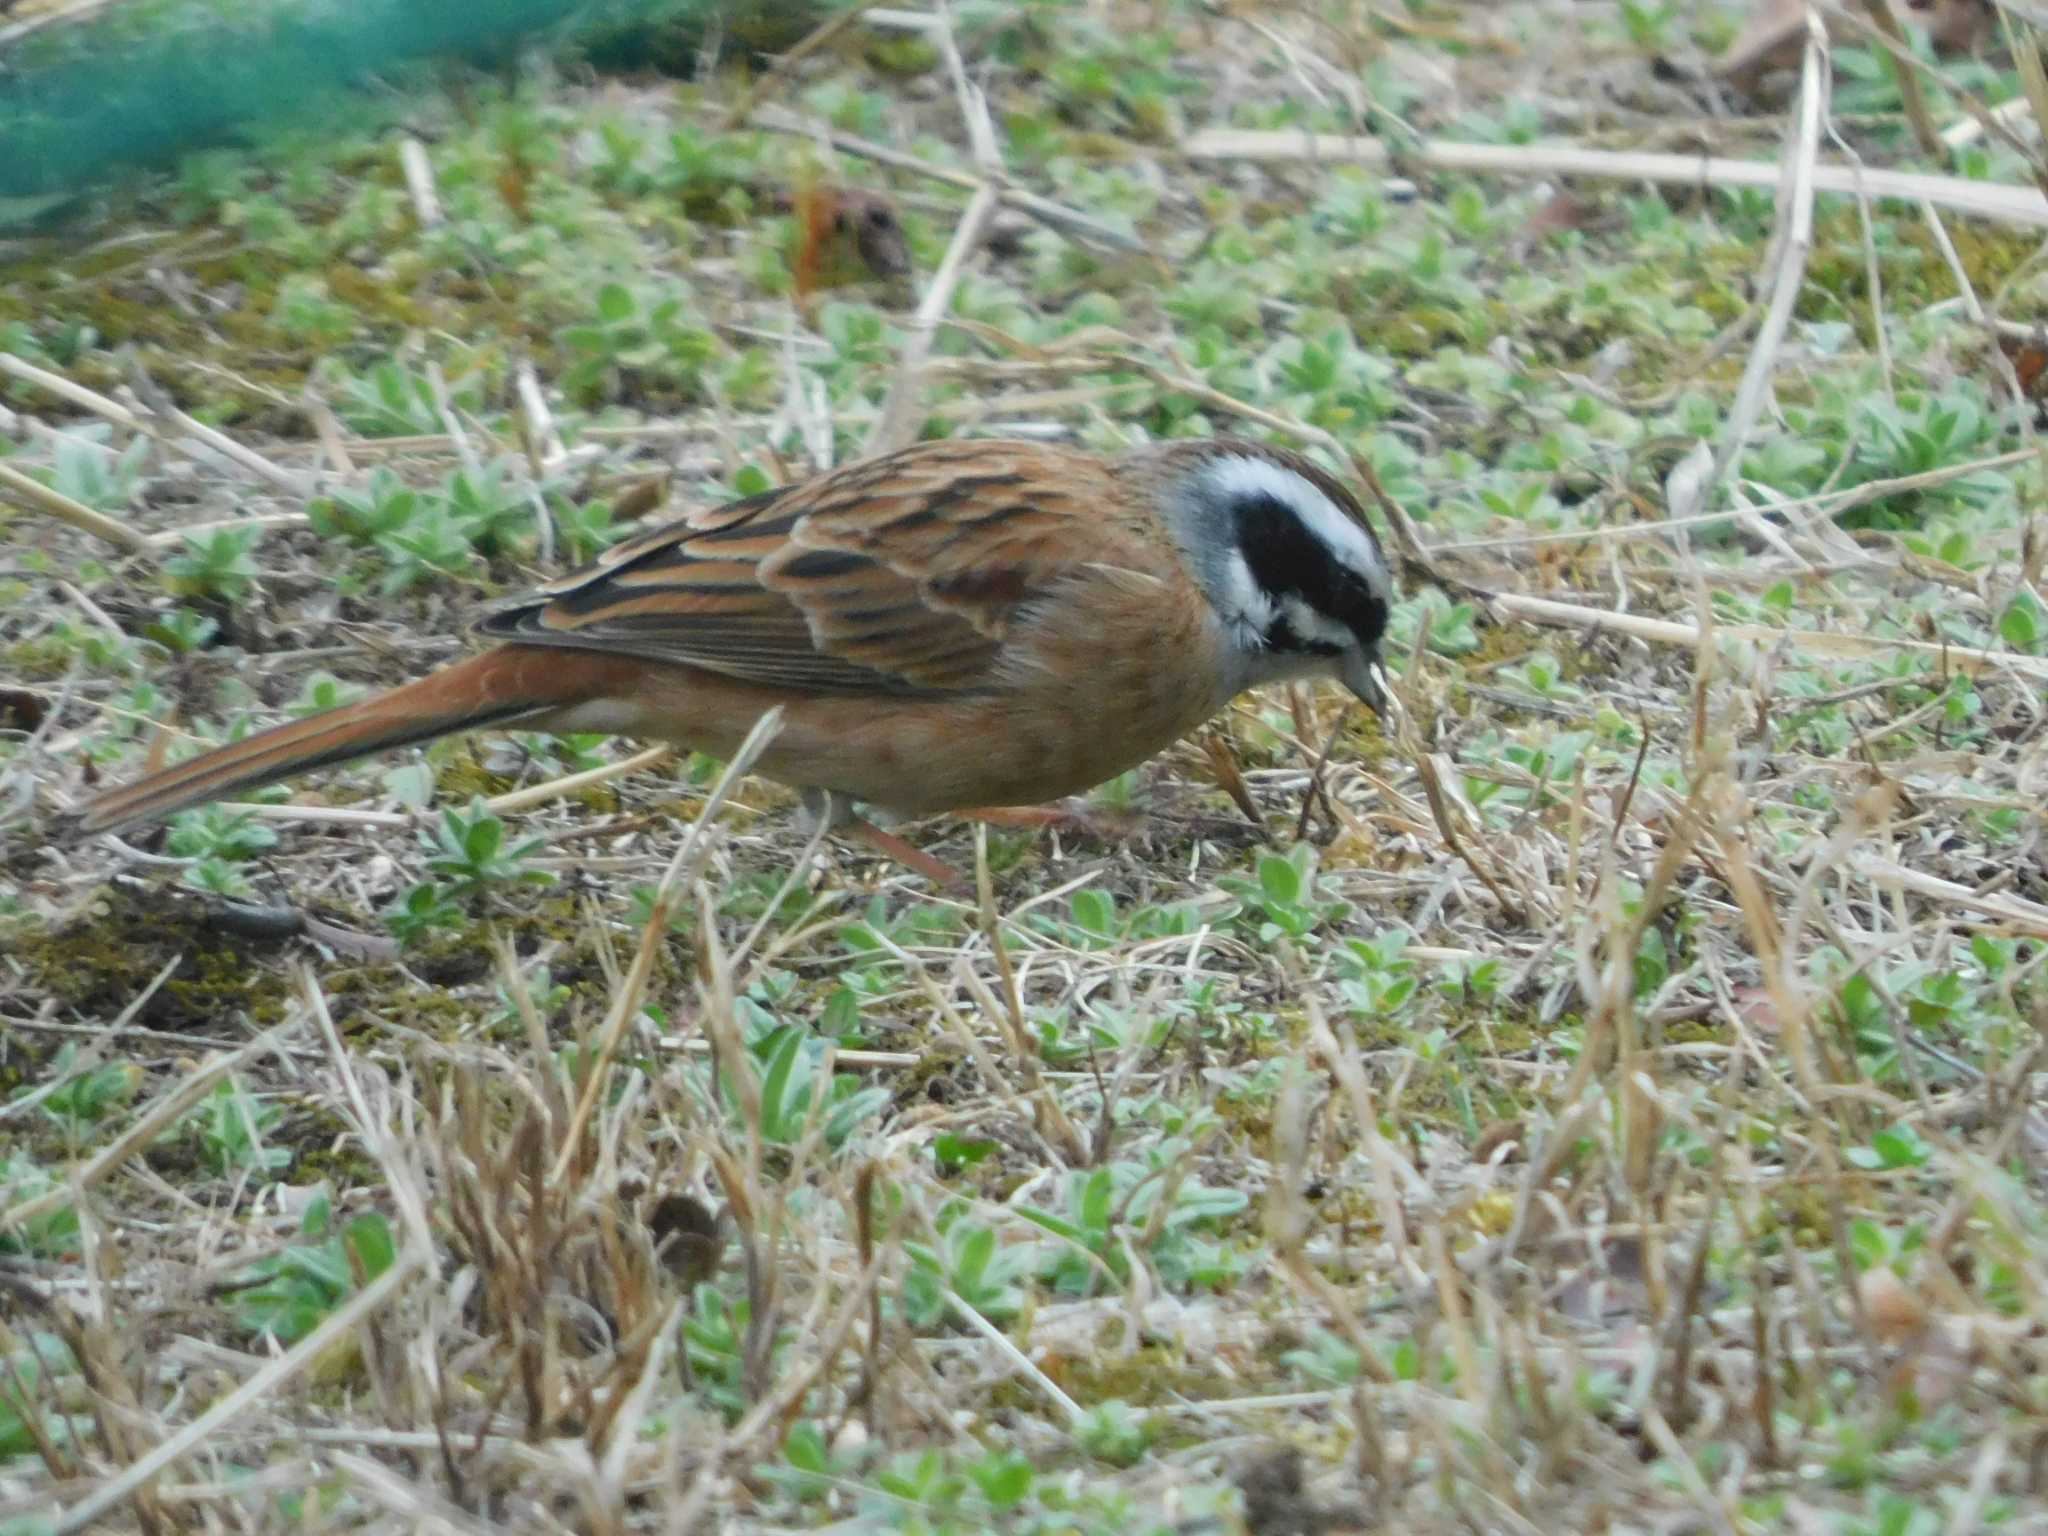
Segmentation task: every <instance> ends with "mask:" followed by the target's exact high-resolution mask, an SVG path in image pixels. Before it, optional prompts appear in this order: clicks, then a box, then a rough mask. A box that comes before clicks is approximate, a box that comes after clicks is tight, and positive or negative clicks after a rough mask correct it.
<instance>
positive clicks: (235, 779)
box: [80, 645, 603, 834]
mask: <svg viewBox="0 0 2048 1536" xmlns="http://www.w3.org/2000/svg"><path fill="white" fill-rule="evenodd" d="M565 663H566V664H565ZM601 670H603V669H601V668H593V667H589V666H579V665H577V664H575V662H573V661H570V660H569V658H566V657H564V656H562V655H561V654H560V653H559V652H544V651H541V650H540V649H538V648H535V647H529V646H516V645H507V646H500V647H498V648H497V649H495V650H490V651H485V652H484V653H483V654H482V655H480V656H472V657H470V658H469V659H468V660H467V661H460V662H457V663H455V665H453V666H450V667H443V668H442V669H441V670H440V671H438V672H433V673H429V674H428V675H427V676H425V677H423V678H421V679H420V680H419V681H417V682H413V683H407V684H405V685H404V686H403V687H400V688H394V689H392V690H390V691H389V692H387V693H380V694H377V695H376V696H374V697H372V698H368V699H364V700H361V701H360V702H358V703H355V704H347V705H344V706H343V707H342V708H340V709H331V710H328V711H327V712H326V713H324V714H318V715H314V716H312V717H311V718H310V719H306V720H293V721H291V722H289V723H287V724H285V725H278V726H273V727H271V728H270V729H269V730H267V731H259V732H258V733H257V734H256V735H254V736H249V737H245V738H244V739H243V740H241V741H234V742H229V743H228V744H227V745H226V746H224V747H215V748H214V749H213V750H212V751H210V752H202V753H200V754H199V755H198V756H197V757H193V758H188V759H186V760H185V761H184V762H181V763H173V764H171V765H170V766H169V767H167V768H160V769H158V770H157V771H156V772H155V773H152V774H147V775H145V776H144V777H142V778H140V779H138V780H136V782H134V783H133V784H128V785H124V786H123V787H121V788H119V789H113V790H109V791H107V793H105V794H103V795H100V796H98V797H97V798H95V799H94V800H93V801H92V802H91V803H90V804H88V805H87V806H86V808H85V812H84V816H83V819H82V821H81V823H80V830H81V831H82V832H85V833H87V834H91V833H95V832H110V831H113V830H114V829H115V828H117V827H124V826H128V825H129V824H131V823H133V822H138V821H157V820H161V819H162V818H163V817H166V816H170V815H173V814H175V813H176V812H178V811H182V810H184V809H186V808H187V807H189V806H194V805H202V804H204V803H205V802H207V801H209V800H219V799H223V798H225V797H227V796H230V795H234V794H238V793H240V792H242V791H245V790H251V789H258V788H261V787H262V786H263V785H265V784H274V783H276V782H277V781H278V780H279V779H288V778H291V777H292V776H293V775H295V774H300V773H305V772H308V771H310V770H312V769H315V768H331V767H334V766H336V765H337V764H340V763H346V762H351V761H353V760H354V759H356V758H359V757H368V756H369V755H370V754H372V753H374V752H384V751H388V750H390V749H391V748H393V747H406V746H416V745H418V744H419V743H421V742H424V741H432V740H434V739H435V738H436V737H439V736H452V735H455V734H457V733H458V732H462V731H473V730H478V729H481V728H482V727H484V726H488V725H504V724H508V723H510V722H512V721H514V720H518V719H521V718H525V717H538V716H542V715H546V714H549V713H551V712H553V711H554V710H556V709H558V708H561V707H562V706H564V705H568V704H575V703H580V702H582V701H583V700H585V699H587V698H590V697H592V696H593V695H594V693H595V692H596V689H595V688H594V686H593V685H594V684H595V683H596V682H597V681H598V680H599V679H597V678H595V677H593V676H592V674H593V673H594V672H600V671H601Z"/></svg>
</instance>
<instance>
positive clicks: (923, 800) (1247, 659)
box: [82, 440, 1393, 872]
mask: <svg viewBox="0 0 2048 1536" xmlns="http://www.w3.org/2000/svg"><path fill="white" fill-rule="evenodd" d="M1392 598H1393V589H1392V583H1391V580H1390V578H1389V575H1388V571H1387V566H1386V562H1385V560H1384V559H1383V557H1382V556H1381V553H1380V549H1379V545H1378V543H1377V541H1376V540H1375V539H1374V537H1373V534H1372V530H1371V528H1370V526H1369V525H1368V523H1367V522H1366V518H1365V514H1364V512H1363V511H1362V510H1361V508H1360V507H1359V505H1358V503H1357V501H1356V500H1355V499H1353V497H1352V496H1351V495H1350V493H1349V492H1347V491H1346V490H1345V489H1344V488H1343V487H1342V486H1341V485H1340V484H1338V482H1337V481H1336V480H1334V479H1333V478H1332V477H1331V476H1330V475H1329V474H1327V473H1325V472H1324V471H1323V470H1321V469H1319V468H1318V467H1316V466H1315V465H1314V464H1312V463H1310V462H1309V461H1308V460H1306V459H1304V458H1302V457H1300V456H1299V455H1297V454H1293V453H1289V452H1287V451H1285V450H1283V449H1279V448H1272V447H1267V446H1265V445H1262V444H1258V443H1252V442H1244V441H1236V440H1202V441H1176V442H1168V443H1160V444H1155V445H1152V446H1148V447H1143V448H1139V449H1135V450H1133V451H1131V452H1128V453H1125V454H1123V455H1121V456H1119V457H1115V458H1105V457H1102V456H1100V455H1098V454H1094V453H1090V452H1087V451H1084V450H1082V449H1078V448H1071V447H1062V446H1055V445H1050V444H1042V443H1030V442H1001V441H951V442H936V443H925V444H920V445H918V446H915V447H911V448H906V449H903V450H901V451H900V452H896V453H890V454H884V455H882V456H880V457H877V458H874V459H869V460H865V461H862V462H859V463H854V464H848V465H845V466H842V467H841V468H838V469H834V470H831V471H828V472H827V473H825V474H821V475H819V476H817V477H815V478H813V479H811V480H807V481H804V482H802V483H800V484H797V485H794V486H790V487H786V488H784V489H781V490H775V491H768V492H765V493H763V494H761V495H758V496H750V497H747V498H746V499H744V500H741V501H735V502H730V503H727V504H726V505H724V506H717V507H707V508H702V509H700V510H697V511H694V512H691V513H689V514H687V515H685V516H684V517H682V518H680V519H678V520H676V521H674V522H671V523H668V524H666V525H665V526H663V527H660V528H655V529H651V530H649V531H648V532H646V533H644V534H641V535H640V536H639V537H637V538H633V539H630V540H628V541H626V542H625V543H622V544H619V545H616V546H614V547H613V548H612V549H610V550H609V551H607V552H606V553H605V554H604V555H603V556H602V557H601V558H599V559H598V560H596V561H595V562H593V563H592V564H590V565H588V566H585V567H584V568H583V569H582V570H579V571H576V572H574V573H572V574H570V575H567V576H564V577H561V578H560V579H558V580H555V581H552V582H549V583H547V584H546V585H544V586H541V587H539V588H537V589H535V590H534V591H532V592H531V593H529V594H527V595H526V596H524V597H521V598H518V599H516V600H514V601H512V602H510V603H507V604H503V605H500V606H499V607H498V608H496V609H495V610H494V611H492V612H490V613H488V614H487V615H486V616H485V617H484V618H483V620H482V621H481V623H480V624H479V625H478V628H479V630H480V631H481V633H482V634H484V635H486V636H488V637H490V638H492V639H494V640H497V641H500V642H502V643H500V644H498V645H496V646H494V647H492V648H491V649H490V650H487V651H484V652H483V653H482V654H480V655H477V656H473V657H471V658H469V659H468V660H466V661H460V662H456V663H454V664H453V665H450V666H447V667H444V668H442V669H441V670H439V671H437V672H433V673H430V674H428V675H427V676H426V677H423V678H421V679H419V680H418V681H417V682H413V683H407V684H405V685H404V686H403V687H399V688H395V689H393V690H391V691H390V692H388V693H383V694H379V695H377V696H376V697H374V698H370V699H365V700H363V701H362V702H360V703H356V704H350V705H347V706H346V707H344V708H341V709H336V710H330V711H328V712H327V713H326V714H322V715H315V716H313V717H311V718H309V719H305V720H296V721H293V722H291V723H289V724H286V725H280V726H277V727H274V728H273V729H271V730H268V731H264V732H262V733H260V734H258V735H255V736H251V737H248V738H246V739H245V740H242V741H237V742H232V743H230V744H229V745H227V746H223V747H215V748H214V749H213V750H211V751H209V752H202V753H201V754H199V755H198V756H197V757H194V758H191V759H189V760H187V761H185V762H181V763H177V764H174V765H172V766H170V767H167V768H163V769H160V770H159V771H157V772H155V773H152V774H149V775H147V776H146V777H144V778H142V779H141V780H139V781H137V782H136V783H134V784H130V785H128V786H127V787H125V788H122V789H116V790H112V791H110V792H108V793H106V794H104V795H101V796H99V797H98V798H97V799H95V800H94V801H92V802H91V804H90V805H88V806H87V807H86V810H85V812H84V818H83V823H82V825H83V829H84V830H85V831H87V832H102V831H108V830H111V829H113V828H116V827H121V826H124V825H126V824H128V823H130V822H135V821H141V820H145V819H153V818H157V817H162V816H167V815H169V814H171V813H172V812H174V811H178V810H182V809H184V808H185V807H187V806H191V805H196V804H199V803H202V802H204V801H208V800H215V799H219V798H221V797H222V796H225V795H230V794H233V793H235V792H238V791H242V790H247V789H252V788H255V787H256V786H258V785H263V784H269V783H272V782H274V781H276V780H278V779H283V778H288V777H290V776H292V775H294V774H298V773H303V772H306V771H308V770H309V769H314V768H322V767H328V766H331V765H334V764H337V763H345V762H348V761H349V760H351V759H353V758H358V757H363V756H365V755H367V754H369V753H373V752H381V751H384V750H386V749H389V748H393V747H401V746H407V745H412V744H415V743H419V742H424V741H429V740H432V739H433V738H435V737H438V736H446V735H451V734H453V733H455V732H459V731H471V730H476V729H478V728H480V727H484V726H509V725H517V726H519V727H521V728H523V729H528V730H550V731H601V732H611V733H615V734H619V735H626V736H640V737H649V738H653V739H655V740H660V741H670V742H675V743H678V744H680V745H683V746H686V747H690V748H693V749H696V750H699V751H703V752H708V753H711V754H713V755H714V756H729V755H731V753H732V752H733V750H734V749H735V748H736V747H737V746H738V745H739V743H740V741H741V740H742V738H744V737H745V736H746V734H747V732H748V731H749V730H750V729H751V728H752V726H753V725H754V723H755V721H756V720H758V719H759V718H760V716H761V715H762V714H763V713H764V712H765V711H767V710H768V709H770V708H771V707H773V706H775V705H781V706H782V708H783V711H784V721H783V726H782V729H781V731H780V733H779V734H778V735H777V736H776V737H775V738H774V740H773V741H772V742H771V743H770V744H769V746H768V747H767V749H766V750H765V751H764V752H763V753H762V754H761V756H760V758H759V760H758V762H757V764H756V768H757V771H759V772H761V773H763V774H766V775H767V776H769V777H770V778H774V779H779V780H781V781H782V782H784V783H786V784H789V785H791V786H793V787H795V788H797V789H799V790H800V791H802V792H803V794H804V798H805V803H806V805H807V806H809V807H810V808H811V809H812V811H813V812H815V813H817V814H819V815H822V816H824V817H825V818H827V822H828V824H831V825H838V826H845V827H851V828H852V829H853V830H855V831H856V832H858V833H860V834H861V835H863V836H867V837H868V838H869V841H871V842H875V841H879V843H880V845H881V846H883V847H885V848H887V849H888V851H890V852H891V853H892V854H895V855H896V856H898V857H903V856H904V854H905V852H906V851H909V850H908V845H907V844H903V843H901V841H900V840H899V839H895V838H891V837H888V836H887V835H886V834H881V833H879V832H878V831H877V829H875V828H872V827H870V826H868V825H867V824H866V823H862V822H857V821H853V820H852V819H851V818H850V817H849V815H848V810H849V807H848V805H847V802H849V801H856V800H857V801H864V802H866V803H867V804H869V805H871V806H874V807H877V808H879V809H881V810H884V811H887V812H892V813H895V814H896V815H898V816H903V817H919V816H927V815H931V814H934V813H938V812H945V811H963V810H972V809H976V808H983V807H1003V806H1018V805H1027V804H1029V805H1037V804H1042V803H1043V802H1045V801H1048V800H1053V799H1057V798H1059V797H1061V796H1065V795H1070V794H1075V793H1078V792H1079V791H1082V790H1085V789H1088V788H1090V787H1091V786H1093V785H1096V784H1099V783H1101V782H1102V781H1104V780H1105V779H1109V778H1111V777H1113V776H1115V775H1116V774H1118V773H1121V772H1122V771H1123V770H1125V769H1126V768H1129V767H1131V766H1132V765H1134V764H1136V763H1139V762H1142V761H1143V760H1144V759H1146V758H1147V757H1150V756H1151V755H1152V754H1153V753H1155V752H1157V751H1159V750H1160V749H1161V748H1163V747H1165V746H1167V745H1169V744H1170V743H1172V742H1173V741H1175V740H1176V739H1178V738H1179V737H1180V736H1182V735H1184V734H1185V733H1187V732H1188V731H1190V730H1192V729H1194V728H1195V727H1196V726H1198V725H1200V724H1201V723H1202V722H1203V721H1205V720H1207V719H1208V718H1209V717H1210V716H1212V715H1213V714H1215V713H1216V712H1217V711H1218V710H1219V709H1221V708H1222V707H1223V706H1224V705H1225V704H1227V703H1228V702H1229V701H1230V700H1231V699H1232V698H1233V697H1235V696H1236V695H1237V694H1238V693H1240V692H1242V691H1243V690H1244V689H1246V688H1249V687H1253V686H1255V685H1257V684H1260V683H1266V682H1272V681H1276V680H1280V679H1288V678H1306V677H1331V678H1336V679H1339V680H1341V681H1342V682H1343V683H1345V684H1346V685H1347V686H1348V687H1349V688H1350V689H1351V690H1352V691H1353V692H1354V693H1356V694H1357V695H1358V696H1359V697H1360V698H1362V699H1364V700H1366V701H1367V702H1368V703H1369V704H1373V705H1374V706H1375V707H1377V705H1378V701H1379V690H1378V686H1377V682H1376V676H1375V674H1376V663H1377V652H1378V646H1379V642H1380V638H1381V636H1382V635H1383V633H1384V632H1385V630H1386V624H1387V614H1388V608H1389V605H1390V604H1391V602H1392ZM911 861H912V862H913V863H915V864H916V865H917V867H919V868H924V869H926V870H927V871H928V872H929V871H931V870H932V869H934V868H942V866H936V864H935V861H931V860H929V859H926V858H923V857H922V856H918V855H915V854H914V852H913V854H912V860H911Z"/></svg>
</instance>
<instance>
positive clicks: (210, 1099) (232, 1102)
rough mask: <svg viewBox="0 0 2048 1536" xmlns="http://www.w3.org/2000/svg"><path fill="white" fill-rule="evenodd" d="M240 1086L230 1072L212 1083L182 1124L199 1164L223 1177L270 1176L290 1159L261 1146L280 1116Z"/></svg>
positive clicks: (282, 1150) (281, 1150) (277, 1149)
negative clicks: (245, 1174) (196, 1152)
mask: <svg viewBox="0 0 2048 1536" xmlns="http://www.w3.org/2000/svg"><path fill="white" fill-rule="evenodd" d="M282 1113H283V1111H281V1110H280V1109H279V1108H278V1107H277V1106H276V1105H275V1104H266V1103H264V1102H262V1101H261V1100H259V1099H258V1098H257V1097H256V1096H255V1095H254V1094H252V1093H250V1092H249V1090H248V1089H247V1088H245V1087H243V1086H242V1082H241V1079H240V1078H238V1077H236V1076H235V1075H234V1074H233V1073H230V1074H228V1075H227V1076H226V1077H223V1078H222V1079H221V1080H220V1081H219V1082H218V1083H216V1084H214V1087H213V1091H212V1092H211V1093H209V1094H208V1095H207V1096H206V1098H205V1099H204V1100H202V1101H201V1103H200V1106H199V1108H198V1109H197V1110H195V1111H194V1112H193V1114H192V1115H191V1116H190V1118H188V1119H187V1120H186V1121H185V1125H186V1128H187V1129H188V1131H189V1132H190V1134H191V1135H192V1137H193V1139H194V1140H195V1141H196V1142H197V1143H198V1146H199V1158H200V1161H201V1162H202V1163H203V1164H204V1165H205V1166H206V1167H207V1168H208V1169H209V1170H211V1171H212V1172H213V1173H214V1174H216V1175H218V1176H221V1177H223V1178H225V1177H228V1176H231V1175H234V1174H239V1173H271V1172H274V1171H276V1170H277V1169H279V1168H282V1167H284V1166H285V1165H286V1164H288V1163H290V1162H291V1160H292V1154H291V1153H290V1151H289V1150H287V1149H286V1148H284V1147H271V1146H265V1145H264V1142H263V1133H264V1132H265V1131H266V1130H268V1129H270V1128H271V1127H272V1126H273V1125H275V1124H276V1123H277V1121H278V1119H279V1117H280V1116H281V1115H282Z"/></svg>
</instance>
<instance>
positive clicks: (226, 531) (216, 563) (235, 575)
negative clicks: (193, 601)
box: [164, 528, 263, 604]
mask: <svg viewBox="0 0 2048 1536" xmlns="http://www.w3.org/2000/svg"><path fill="white" fill-rule="evenodd" d="M262 537H263V530H262V529H260V528H215V529H212V530H210V531H209V532H206V533H203V534H193V533H188V534H186V535H185V547H184V550H183V552H182V553H180V554H175V555H173V556H171V558H170V559H168V560H166V561H165V562H164V586H165V588H166V589H167V590H168V591H169V592H170V594H171V595H172V596H173V597H194V598H209V599H211V600H213V601H215V602H219V603H230V604H232V603H240V602H242V601H244V600H245V599H246V598H247V597H248V596H249V593H250V591H251V590H252V589H253V588H254V587H255V585H256V577H257V574H258V572H257V569H256V556H255V554H254V550H255V548H256V544H257V541H258V540H260V539H261V538H262Z"/></svg>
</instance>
